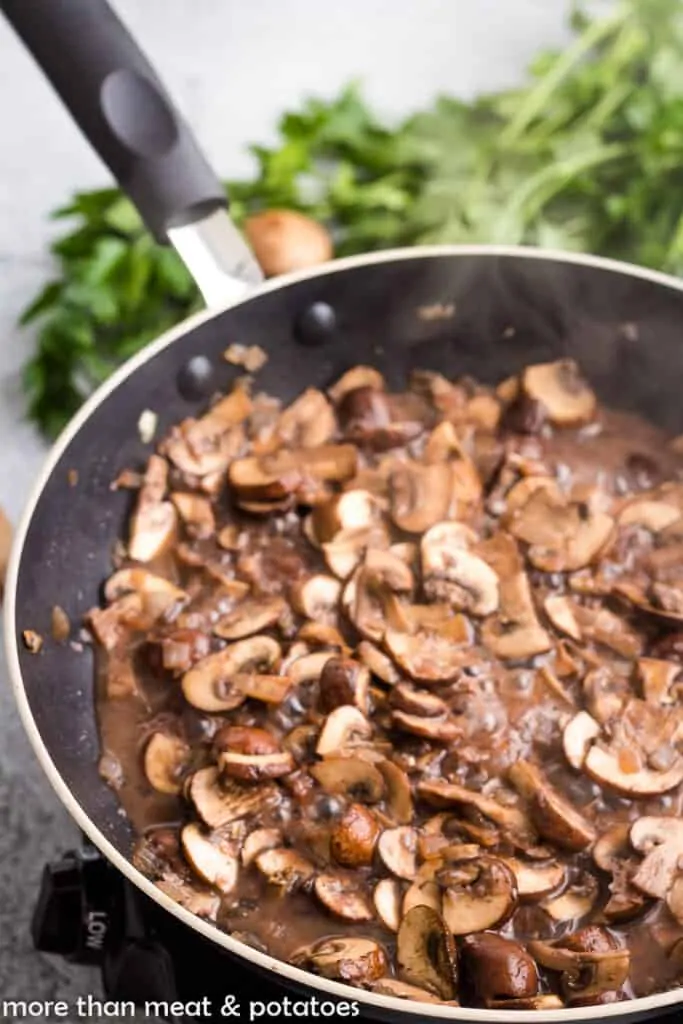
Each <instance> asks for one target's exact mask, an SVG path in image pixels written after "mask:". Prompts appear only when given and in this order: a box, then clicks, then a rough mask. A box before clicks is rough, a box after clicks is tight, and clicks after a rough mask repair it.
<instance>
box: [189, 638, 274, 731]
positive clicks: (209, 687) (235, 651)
mask: <svg viewBox="0 0 683 1024" xmlns="http://www.w3.org/2000/svg"><path fill="white" fill-rule="evenodd" d="M281 654H282V651H281V648H280V645H279V644H278V643H277V641H276V640H273V639H272V638H271V637H268V636H253V637H250V638H249V639H246V640H238V641H237V642H236V643H233V644H230V645H229V646H228V647H226V648H225V649H224V650H222V651H217V652H216V653H215V654H209V655H208V656H207V657H206V658H202V660H201V661H198V662H197V664H196V665H195V666H194V667H193V668H191V669H190V671H189V672H186V673H185V675H184V676H183V680H182V688H183V693H184V695H185V699H186V700H187V701H188V703H190V704H192V705H193V706H194V707H196V708H199V710H200V711H209V712H218V711H231V710H232V709H233V708H236V707H239V705H240V704H242V703H243V702H244V700H245V699H246V697H247V694H246V692H245V691H244V688H243V687H240V686H236V685H235V680H236V677H238V676H240V677H244V676H247V675H249V674H250V672H251V671H254V672H256V670H258V669H263V668H265V669H269V668H273V667H274V666H275V665H276V664H277V662H278V661H279V660H280V657H281Z"/></svg>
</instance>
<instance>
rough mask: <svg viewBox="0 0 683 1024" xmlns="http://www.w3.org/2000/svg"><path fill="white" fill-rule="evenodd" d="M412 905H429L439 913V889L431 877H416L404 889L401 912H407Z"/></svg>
mask: <svg viewBox="0 0 683 1024" xmlns="http://www.w3.org/2000/svg"><path fill="white" fill-rule="evenodd" d="M413 907H430V908H431V909H432V910H435V911H436V912H437V913H438V914H440V913H441V889H440V888H439V886H438V885H437V883H436V882H434V881H433V880H432V879H431V878H426V879H425V878H421V879H418V880H417V881H415V882H413V884H412V885H411V886H410V887H409V888H408V889H407V890H406V893H405V896H404V897H403V908H402V909H403V913H404V914H407V913H408V912H409V911H411V910H412V909H413Z"/></svg>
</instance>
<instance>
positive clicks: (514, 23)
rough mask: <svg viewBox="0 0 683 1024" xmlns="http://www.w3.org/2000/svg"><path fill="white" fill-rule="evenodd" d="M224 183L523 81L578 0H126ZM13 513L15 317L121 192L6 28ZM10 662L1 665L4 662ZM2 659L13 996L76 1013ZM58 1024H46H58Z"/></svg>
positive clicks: (23, 349) (6, 453)
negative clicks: (52, 954)
mask: <svg viewBox="0 0 683 1024" xmlns="http://www.w3.org/2000/svg"><path fill="white" fill-rule="evenodd" d="M115 6H116V8H117V9H118V10H119V11H120V12H121V14H122V15H123V16H124V17H125V18H126V20H127V21H128V22H129V24H130V25H131V27H132V28H133V29H134V30H135V31H136V32H137V34H138V38H139V39H140V40H141V41H142V43H143V45H144V47H145V49H146V50H147V51H148V53H149V54H150V55H151V56H152V57H153V59H154V61H155V62H156V64H157V66H158V68H159V70H160V72H161V73H162V76H163V77H164V79H165V81H166V82H167V84H168V86H169V87H170V89H171V91H172V92H173V94H174V95H175V97H176V98H177V100H178V102H179V104H180V106H181V107H182V109H183V110H184V111H185V113H186V115H187V116H188V117H189V119H190V120H191V121H192V123H193V124H194V125H195V127H196V130H197V132H198V135H199V137H200V140H201V142H202V144H203V145H204V146H205V147H206V150H207V152H208V154H209V156H210V158H211V159H212V161H213V162H214V163H215V166H216V167H217V169H218V170H219V171H220V172H221V174H225V175H227V174H239V173H242V172H244V171H245V170H248V169H249V160H248V157H247V156H246V155H245V153H244V146H245V143H247V142H249V141H254V140H260V141H263V140H267V139H268V138H269V136H270V134H271V132H272V127H273V124H274V121H275V118H276V116H277V114H278V113H279V111H281V110H282V109H283V108H285V107H287V106H289V105H293V104H296V103H297V102H298V101H299V99H300V97H301V96H302V95H304V94H309V93H317V94H320V95H330V94H333V93H334V92H335V91H336V90H337V89H338V88H339V87H340V86H341V84H342V83H344V82H346V81H348V80H349V79H351V78H359V79H361V80H362V81H363V82H364V83H365V84H366V91H367V94H368V96H369V97H370V98H371V99H372V100H373V102H375V103H376V104H377V106H378V107H379V109H380V110H382V111H384V112H386V113H388V114H393V115H400V114H401V113H404V112H407V111H409V110H411V109H413V108H414V107H416V106H418V105H420V104H422V103H424V102H426V101H428V100H429V98H430V97H432V96H433V95H434V94H435V93H437V92H439V91H445V92H456V93H459V94H461V95H471V94H473V93H475V92H476V91H478V90H481V89H492V88H497V87H501V86H505V85H508V84H511V83H512V82H514V81H515V80H516V79H517V78H518V77H519V73H520V70H521V68H522V67H523V66H524V64H525V63H526V61H527V60H528V59H529V57H530V56H531V55H533V54H534V52H535V51H536V50H537V49H538V47H539V46H540V45H544V44H549V43H559V42H560V41H561V40H562V39H563V38H564V30H563V21H564V15H565V12H566V9H567V7H568V4H565V2H564V0H478V2H477V3H475V4H473V3H471V2H470V0H347V2H346V3H345V4H332V3H329V2H328V3H321V2H320V0H251V2H244V0H118V2H116V4H115ZM0 126H1V129H2V140H3V142H2V148H1V150H0V505H2V506H3V507H4V508H5V510H6V512H7V513H8V515H9V516H10V518H11V519H12V520H14V521H16V519H17V518H18V516H19V513H20V510H21V508H22V506H23V505H24V503H25V501H26V498H27V495H28V493H29V490H30V485H31V481H32V479H33V478H34V476H35V474H36V471H37V469H38V467H39V465H40V462H41V460H42V458H43V456H44V448H43V446H42V443H41V442H40V440H39V439H38V438H37V437H36V435H35V433H34V431H33V430H32V428H31V427H30V426H29V425H28V424H26V423H25V422H24V421H23V419H22V417H23V401H22V395H21V391H20V381H19V373H20V368H21V366H22V364H23V363H24V361H25V360H26V358H27V356H28V354H29V352H30V350H31V343H32V341H31V336H30V334H29V333H26V332H24V333H18V332H17V331H16V330H15V327H14V325H15V322H16V319H17V316H18V314H19V312H20V310H21V309H22V307H23V306H24V305H26V303H27V302H28V300H29V299H30V298H31V297H32V296H33V295H34V293H35V291H36V289H37V288H38V287H39V285H40V283H41V282H42V281H43V280H44V279H45V278H46V276H47V275H48V274H49V271H50V262H49V259H48V257H47V256H46V245H47V242H48V240H49V237H50V233H51V230H52V228H51V226H50V225H49V224H48V223H47V221H46V214H47V212H48V211H49V210H50V209H52V208H54V207H55V206H58V205H60V204H61V203H63V202H64V200H65V199H66V198H67V197H68V196H69V194H70V193H71V192H72V191H73V190H74V189H77V188H85V187H89V186H99V185H104V184H107V183H108V178H107V174H106V171H105V170H104V169H103V168H102V166H101V165H100V164H99V162H98V160H97V159H96V158H95V156H94V155H93V154H92V153H91V152H90V151H89V149H88V147H87V145H86V144H85V143H83V142H82V140H81V139H80V137H79V136H78V133H77V132H76V130H75V129H74V128H73V126H72V125H71V122H70V121H69V119H68V117H67V115H66V113H65V112H64V111H63V110H62V108H61V107H60V105H59V103H58V102H57V100H56V99H55V98H54V97H53V96H52V94H51V93H50V90H49V88H48V87H47V85H46V84H45V82H44V81H43V80H42V78H41V77H40V75H39V74H38V73H37V71H36V70H35V68H34V66H33V65H32V62H31V60H30V59H29V58H28V57H27V55H26V54H24V53H23V52H22V50H21V49H20V47H19V46H18V45H17V43H16V41H15V39H14V37H13V36H12V35H11V33H10V32H9V30H8V29H7V28H6V27H5V26H4V25H3V24H0ZM0 654H1V652H0ZM5 677H6V672H5V671H4V669H3V668H2V661H1V660H0V998H5V999H8V998H24V999H28V998H30V999H42V1000H45V999H49V998H53V999H54V998H57V997H60V998H64V999H67V1000H73V999H75V997H76V996H77V995H79V994H83V993H87V992H93V991H96V984H95V979H94V978H93V976H92V975H91V974H89V973H88V972H86V971H83V970H82V969H78V968H69V967H67V966H66V965H64V964H63V963H61V961H50V960H48V959H47V958H45V957H39V956H37V955H36V954H35V953H34V952H33V951H32V950H31V947H30V941H29V937H28V920H29V916H30V910H31V907H32V902H33V898H34V891H35V884H36V882H37V879H38V877H39V874H40V868H41V865H42V863H43V862H44V860H45V859H47V858H48V857H50V856H51V855H52V854H54V853H56V852H58V851H60V850H62V849H64V848H65V846H68V845H69V844H70V843H72V842H73V840H74V838H75V837H74V830H73V828H72V827H71V825H70V823H69V822H68V821H67V818H66V814H65V812H64V811H63V810H62V808H61V806H60V805H59V804H58V802H57V800H56V798H55V797H54V795H53V794H52V791H51V790H50V788H49V786H48V784H47V783H46V782H45V781H44V779H43V777H42V775H41V772H40V769H39V768H38V766H37V764H36V763H35V761H34V758H33V755H32V753H31V751H30V750H29V748H28V743H27V741H26V740H25V738H24V736H23V733H22V731H21V727H20V725H19V722H18V720H17V717H16V714H15V712H14V707H13V701H12V697H11V694H10V693H9V687H8V684H7V680H6V678H5ZM46 1019H47V1018H46Z"/></svg>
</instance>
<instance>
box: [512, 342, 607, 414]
mask: <svg viewBox="0 0 683 1024" xmlns="http://www.w3.org/2000/svg"><path fill="white" fill-rule="evenodd" d="M521 385H522V389H523V391H524V393H525V394H526V395H527V397H528V398H530V399H532V401H535V402H538V403H539V404H540V405H541V406H542V407H543V409H544V411H545V413H546V415H547V417H548V419H549V420H550V422H551V423H554V424H555V425H556V426H558V427H576V426H579V425H580V424H582V423H589V422H590V421H591V420H592V419H593V416H594V415H595V410H596V407H597V399H596V397H595V393H594V392H593V390H592V389H591V388H590V387H589V385H588V384H587V383H586V381H585V380H584V378H583V377H582V376H581V373H580V371H579V368H578V366H577V364H576V363H575V362H574V360H573V359H560V360H558V361H557V362H554V363H538V364H537V365H536V366H528V367H527V368H526V369H525V370H524V372H523V373H522V377H521Z"/></svg>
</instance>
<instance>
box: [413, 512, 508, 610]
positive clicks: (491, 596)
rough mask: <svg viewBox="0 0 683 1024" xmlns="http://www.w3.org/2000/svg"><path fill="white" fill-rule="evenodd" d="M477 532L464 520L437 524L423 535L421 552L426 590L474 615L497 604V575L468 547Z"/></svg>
mask: <svg viewBox="0 0 683 1024" xmlns="http://www.w3.org/2000/svg"><path fill="white" fill-rule="evenodd" d="M475 540H476V534H474V533H473V531H472V530H470V529H469V527H467V526H464V525H463V524H461V523H451V522H446V523H437V524H436V525H435V526H433V527H432V528H431V529H430V530H428V531H427V533H426V534H425V535H424V537H423V538H422V541H421V543H420V553H421V559H422V573H423V581H424V588H425V593H426V594H427V596H428V597H429V598H430V599H431V600H435V601H446V602H448V603H449V604H451V605H452V606H453V607H454V608H459V609H463V610H464V611H468V612H470V613H471V614H473V615H481V616H486V615H490V614H491V613H492V612H494V611H495V610H496V608H497V607H498V601H499V594H498V575H497V573H496V572H495V571H494V570H493V569H492V568H491V566H490V565H488V564H487V563H486V562H485V561H484V560H483V559H481V558H479V557H478V556H477V555H474V554H472V553H471V552H470V551H468V550H467V548H468V546H469V545H470V544H472V543H473V542H474V541H475Z"/></svg>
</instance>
